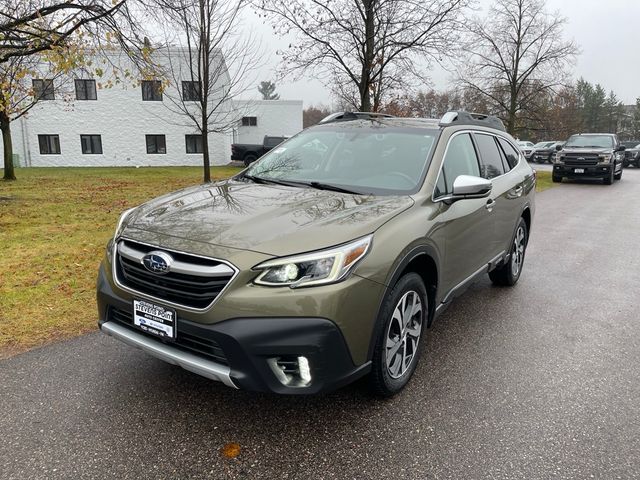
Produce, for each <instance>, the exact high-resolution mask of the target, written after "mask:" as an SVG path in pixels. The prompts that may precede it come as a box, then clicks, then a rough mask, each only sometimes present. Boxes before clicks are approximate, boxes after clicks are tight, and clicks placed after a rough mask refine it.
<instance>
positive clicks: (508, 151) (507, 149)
mask: <svg viewBox="0 0 640 480" xmlns="http://www.w3.org/2000/svg"><path fill="white" fill-rule="evenodd" d="M498 143H500V146H501V147H502V150H503V151H504V154H505V155H506V156H507V163H508V164H509V167H510V168H513V167H515V166H516V165H517V164H518V158H519V157H520V154H519V153H518V152H516V150H515V149H514V148H513V146H512V145H511V144H510V143H509V142H507V141H506V140H505V139H504V138H500V137H498Z"/></svg>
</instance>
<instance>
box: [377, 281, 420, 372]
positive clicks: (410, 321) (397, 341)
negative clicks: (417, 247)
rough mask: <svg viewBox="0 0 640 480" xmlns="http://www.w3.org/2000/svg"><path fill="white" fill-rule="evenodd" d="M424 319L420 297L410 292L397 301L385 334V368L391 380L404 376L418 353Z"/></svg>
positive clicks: (412, 291)
mask: <svg viewBox="0 0 640 480" xmlns="http://www.w3.org/2000/svg"><path fill="white" fill-rule="evenodd" d="M423 317H424V312H423V305H422V299H421V298H420V295H419V294H418V293H417V292H416V291H414V290H410V291H408V292H407V293H405V294H404V295H403V296H402V298H400V300H399V301H398V303H397V305H396V307H395V308H394V310H393V315H392V317H391V321H390V322H389V326H388V328H387V334H386V356H385V358H386V366H387V371H388V373H389V375H390V376H391V378H400V377H402V375H404V374H405V372H406V371H407V370H409V367H410V366H411V363H412V362H413V361H414V359H415V357H416V352H417V351H418V342H419V341H420V334H421V333H422V319H423Z"/></svg>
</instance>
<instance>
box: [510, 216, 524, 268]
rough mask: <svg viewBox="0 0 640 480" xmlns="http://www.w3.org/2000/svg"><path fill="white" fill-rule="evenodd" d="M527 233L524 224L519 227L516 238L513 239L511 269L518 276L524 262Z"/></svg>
mask: <svg viewBox="0 0 640 480" xmlns="http://www.w3.org/2000/svg"><path fill="white" fill-rule="evenodd" d="M525 240H526V239H525V234H524V228H522V226H520V227H518V231H517V232H516V238H515V239H514V240H513V253H512V254H511V271H512V273H513V276H514V277H517V276H518V274H519V273H520V269H521V268H522V263H523V262H524V249H525Z"/></svg>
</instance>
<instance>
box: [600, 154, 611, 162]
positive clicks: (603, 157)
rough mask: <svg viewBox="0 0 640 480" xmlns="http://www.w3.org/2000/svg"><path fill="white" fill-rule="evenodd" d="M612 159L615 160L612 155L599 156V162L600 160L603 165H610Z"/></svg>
mask: <svg viewBox="0 0 640 480" xmlns="http://www.w3.org/2000/svg"><path fill="white" fill-rule="evenodd" d="M612 158H613V154H612V153H605V154H604V155H598V160H600V161H601V162H603V163H609V162H610V161H611V159H612Z"/></svg>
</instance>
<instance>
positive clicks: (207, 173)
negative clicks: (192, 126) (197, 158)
mask: <svg viewBox="0 0 640 480" xmlns="http://www.w3.org/2000/svg"><path fill="white" fill-rule="evenodd" d="M202 160H203V162H204V183H209V182H210V181H211V168H210V166H211V163H210V161H209V134H208V132H207V131H206V130H205V131H203V132H202Z"/></svg>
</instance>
